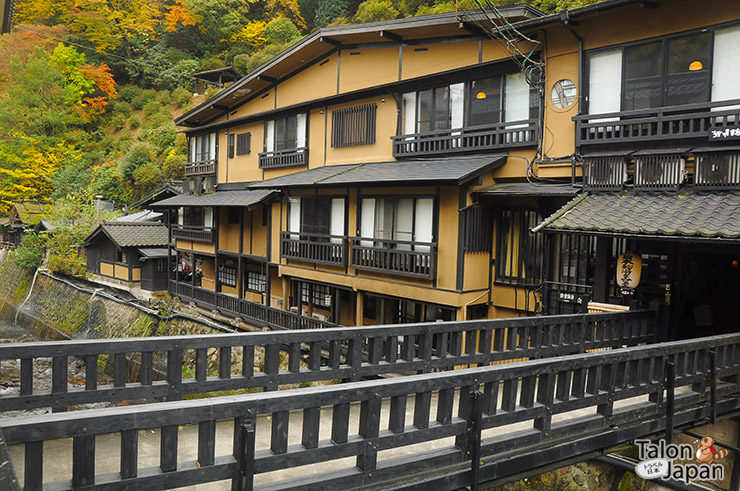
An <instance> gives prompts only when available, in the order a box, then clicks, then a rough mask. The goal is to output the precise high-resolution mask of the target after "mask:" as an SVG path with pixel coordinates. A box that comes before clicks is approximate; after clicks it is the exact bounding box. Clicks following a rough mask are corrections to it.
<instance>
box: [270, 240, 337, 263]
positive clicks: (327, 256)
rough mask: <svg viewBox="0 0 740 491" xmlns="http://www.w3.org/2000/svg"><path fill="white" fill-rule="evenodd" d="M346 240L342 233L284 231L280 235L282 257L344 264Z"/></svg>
mask: <svg viewBox="0 0 740 491" xmlns="http://www.w3.org/2000/svg"><path fill="white" fill-rule="evenodd" d="M346 240H347V239H346V237H342V236H340V235H325V234H304V233H295V232H283V233H282V234H281V237H280V257H283V258H286V259H297V260H299V261H310V262H312V263H321V264H335V265H339V266H344V265H345V260H344V258H345V253H344V250H345V247H346V245H345V244H346Z"/></svg>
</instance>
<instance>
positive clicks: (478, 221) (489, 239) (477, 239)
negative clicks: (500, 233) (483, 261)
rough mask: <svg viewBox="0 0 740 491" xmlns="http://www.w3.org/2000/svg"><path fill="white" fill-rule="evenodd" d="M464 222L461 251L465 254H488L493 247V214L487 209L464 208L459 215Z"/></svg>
mask: <svg viewBox="0 0 740 491" xmlns="http://www.w3.org/2000/svg"><path fill="white" fill-rule="evenodd" d="M460 219H461V220H465V236H464V237H463V249H464V250H465V252H490V250H491V247H492V245H493V214H492V213H491V210H490V209H488V208H477V207H473V208H466V209H465V210H464V212H463V213H461V217H460Z"/></svg>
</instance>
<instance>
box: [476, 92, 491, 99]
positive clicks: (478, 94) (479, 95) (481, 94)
mask: <svg viewBox="0 0 740 491" xmlns="http://www.w3.org/2000/svg"><path fill="white" fill-rule="evenodd" d="M486 97H488V96H487V95H486V93H485V92H478V93H477V94H475V98H476V99H485V98H486Z"/></svg>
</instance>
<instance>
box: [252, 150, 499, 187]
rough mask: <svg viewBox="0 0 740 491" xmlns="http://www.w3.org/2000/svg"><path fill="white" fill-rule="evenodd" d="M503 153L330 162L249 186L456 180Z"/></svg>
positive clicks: (490, 166)
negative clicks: (339, 163) (316, 167)
mask: <svg viewBox="0 0 740 491" xmlns="http://www.w3.org/2000/svg"><path fill="white" fill-rule="evenodd" d="M505 161H506V155H488V156H485V157H449V158H444V159H424V160H404V161H395V160H394V161H392V162H377V163H368V164H354V165H332V166H326V167H320V168H318V169H311V170H307V171H303V172H296V173H295V174H289V175H287V176H283V177H276V178H274V179H268V180H266V181H262V182H258V183H254V184H252V185H251V186H250V187H252V188H255V187H260V188H261V187H273V188H286V187H301V186H347V185H353V184H391V183H394V184H411V185H412V184H419V183H425V182H426V183H429V182H444V181H448V182H449V181H452V182H455V183H459V182H462V181H465V180H467V179H469V178H471V177H474V176H476V175H477V174H479V173H481V172H483V171H485V170H488V169H493V168H495V167H498V166H500V165H503V163H504V162H505Z"/></svg>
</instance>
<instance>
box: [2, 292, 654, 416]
mask: <svg viewBox="0 0 740 491" xmlns="http://www.w3.org/2000/svg"><path fill="white" fill-rule="evenodd" d="M257 305H259V304H257ZM291 314H292V313H291V312H285V311H278V310H277V309H273V310H270V311H269V315H270V318H271V319H274V316H279V315H285V316H286V318H288V319H289V321H288V322H290V321H292V320H294V319H296V317H299V316H296V315H295V314H292V315H291ZM302 319H306V320H316V319H310V318H306V317H303V318H301V319H300V320H302ZM654 319H655V317H654V312H651V311H635V312H620V313H607V314H580V315H570V316H550V317H529V318H516V319H491V320H481V321H464V322H446V323H437V322H434V323H421V324H403V325H391V326H376V327H369V326H368V327H355V328H345V327H342V328H326V329H311V330H300V331H299V330H296V331H276V332H265V333H261V332H257V333H238V334H214V335H208V336H168V337H159V338H136V339H106V340H87V341H64V342H34V343H17V344H5V345H0V363H3V362H6V361H8V360H20V388H19V390H18V391H17V392H13V391H8V392H6V393H5V394H3V395H0V410H2V411H11V410H18V409H33V408H39V407H55V408H66V407H68V406H74V405H78V404H86V403H94V402H118V401H132V400H139V399H143V400H151V399H155V398H158V397H167V398H169V399H179V398H180V397H182V396H183V395H188V394H202V393H206V392H211V391H222V390H238V389H255V388H266V389H277V388H278V387H279V386H283V385H287V384H308V383H311V382H316V381H327V380H341V379H347V380H360V379H362V378H365V377H373V376H377V375H381V374H387V373H405V372H409V371H421V372H430V371H432V370H438V369H450V368H453V367H455V366H460V365H473V364H478V365H487V364H489V363H492V362H502V361H506V360H516V359H522V358H542V357H547V356H561V355H566V354H571V353H583V352H585V351H586V350H590V349H598V348H609V347H621V346H623V345H630V346H632V345H636V344H639V343H646V342H650V341H651V340H652V339H653V334H652V333H653V322H654ZM296 321H298V320H296ZM281 347H286V348H285V349H287V353H288V357H287V369H281V367H280V360H281V357H280V350H281ZM214 352H217V353H218V364H217V365H218V366H217V368H216V367H214V370H215V372H214V373H215V374H216V375H213V374H209V373H208V367H209V364H208V363H209V361H208V356H209V354H213V353H214ZM157 354H159V355H158V356H157ZM238 357H241V364H240V366H238V367H235V366H233V363H232V361H233V360H234V359H236V358H238ZM47 358H50V359H51V360H52V366H51V370H52V381H53V383H52V389H51V390H50V391H43V390H36V388H35V387H34V385H33V373H34V366H35V363H37V362H39V361H40V360H44V359H47ZM74 359H82V360H84V362H85V366H86V374H87V375H86V379H85V385H84V387H79V388H74V387H70V386H69V385H68V382H70V380H69V379H70V376H69V373H68V368H67V367H68V364H69V363H70V362H72V361H74ZM103 360H106V361H107V363H108V364H109V365H111V366H112V367H113V380H112V383H111V384H110V385H101V384H99V382H98V378H97V372H98V361H103ZM302 361H303V365H302V364H301V363H302ZM183 372H185V373H192V374H194V375H193V376H192V378H183ZM211 375H213V376H211Z"/></svg>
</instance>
